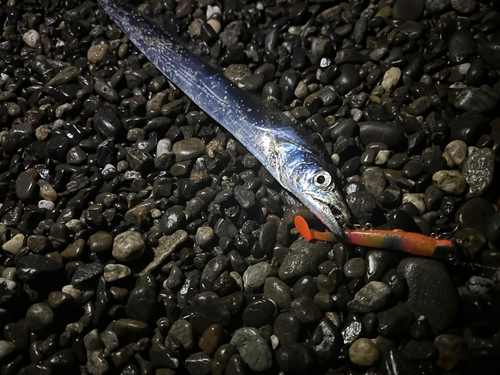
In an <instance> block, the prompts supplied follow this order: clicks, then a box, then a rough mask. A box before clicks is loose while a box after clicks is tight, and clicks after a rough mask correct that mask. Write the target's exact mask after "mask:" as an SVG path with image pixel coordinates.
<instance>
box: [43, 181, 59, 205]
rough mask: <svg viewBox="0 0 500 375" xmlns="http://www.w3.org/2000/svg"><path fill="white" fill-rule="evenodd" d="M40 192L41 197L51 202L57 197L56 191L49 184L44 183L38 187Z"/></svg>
mask: <svg viewBox="0 0 500 375" xmlns="http://www.w3.org/2000/svg"><path fill="white" fill-rule="evenodd" d="M40 194H41V196H42V198H43V199H46V200H48V201H51V202H55V201H56V199H57V192H56V191H55V190H54V188H53V187H52V185H50V184H44V185H43V186H42V188H41V189H40Z"/></svg>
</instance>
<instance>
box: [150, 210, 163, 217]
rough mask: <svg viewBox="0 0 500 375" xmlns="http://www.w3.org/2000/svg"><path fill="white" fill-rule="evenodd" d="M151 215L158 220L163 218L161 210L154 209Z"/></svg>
mask: <svg viewBox="0 0 500 375" xmlns="http://www.w3.org/2000/svg"><path fill="white" fill-rule="evenodd" d="M150 213H151V217H152V218H153V219H158V218H159V217H160V216H161V211H160V210H159V209H157V208H153V209H152V210H151V211H150Z"/></svg>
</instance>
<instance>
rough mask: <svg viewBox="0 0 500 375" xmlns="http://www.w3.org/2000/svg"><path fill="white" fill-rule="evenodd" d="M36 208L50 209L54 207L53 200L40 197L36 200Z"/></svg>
mask: <svg viewBox="0 0 500 375" xmlns="http://www.w3.org/2000/svg"><path fill="white" fill-rule="evenodd" d="M38 208H40V209H42V210H52V209H54V202H51V201H48V200H45V199H42V200H40V201H38Z"/></svg>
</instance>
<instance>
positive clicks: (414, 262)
mask: <svg viewBox="0 0 500 375" xmlns="http://www.w3.org/2000/svg"><path fill="white" fill-rule="evenodd" d="M398 271H399V272H400V273H401V274H402V275H403V277H404V278H405V279H406V282H407V284H408V291H409V294H408V300H407V301H406V302H405V304H406V305H407V306H408V307H409V308H410V310H411V311H412V312H413V314H414V315H415V316H417V317H420V316H422V315H423V316H425V318H426V320H427V321H428V322H429V325H430V327H431V329H432V332H433V333H434V334H439V333H441V332H442V331H443V330H445V329H446V328H447V327H448V325H449V324H450V323H451V322H452V320H453V318H454V317H455V315H456V313H457V310H458V296H457V291H456V289H455V287H454V286H453V283H452V281H451V279H450V276H449V275H448V272H447V271H446V268H445V267H444V266H443V265H442V264H441V263H439V262H438V261H435V260H430V259H421V258H408V259H404V260H402V261H401V262H400V263H399V265H398Z"/></svg>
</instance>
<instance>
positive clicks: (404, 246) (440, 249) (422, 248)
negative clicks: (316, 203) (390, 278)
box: [295, 216, 455, 259]
mask: <svg viewBox="0 0 500 375" xmlns="http://www.w3.org/2000/svg"><path fill="white" fill-rule="evenodd" d="M295 227H296V228H297V230H298V231H299V233H300V234H301V235H302V237H304V239H305V240H306V241H311V240H320V241H335V237H334V236H333V234H332V233H329V232H318V231H314V230H311V229H310V228H309V225H308V224H307V222H306V221H305V220H304V218H302V217H301V216H297V217H295ZM343 241H344V242H346V243H351V244H354V245H359V246H366V247H375V248H379V249H390V250H397V251H402V252H406V253H409V254H413V255H420V256H424V257H435V258H440V259H451V258H453V257H454V256H455V248H454V245H453V242H452V241H450V240H445V239H435V238H432V237H428V236H425V235H423V234H419V233H412V232H405V231H403V230H398V229H395V230H346V231H345V236H344V239H343Z"/></svg>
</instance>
